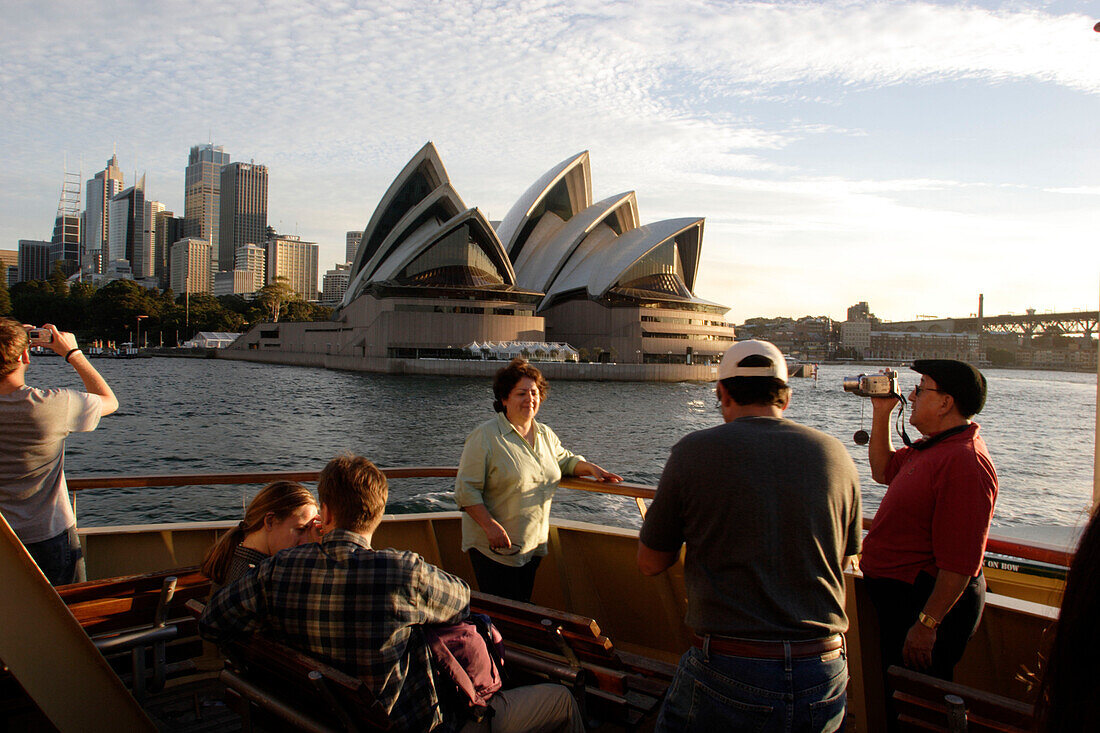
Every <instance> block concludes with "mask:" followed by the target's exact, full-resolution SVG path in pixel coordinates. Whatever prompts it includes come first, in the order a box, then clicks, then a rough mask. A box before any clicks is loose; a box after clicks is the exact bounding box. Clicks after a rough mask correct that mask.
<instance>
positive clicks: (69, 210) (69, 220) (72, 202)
mask: <svg viewBox="0 0 1100 733" xmlns="http://www.w3.org/2000/svg"><path fill="white" fill-rule="evenodd" d="M80 223H81V216H80V174H79V173H69V172H68V171H66V172H65V174H64V178H63V179H62V181H61V197H60V199H59V200H58V202H57V216H56V217H55V218H54V224H53V238H52V239H51V240H50V242H51V244H52V246H51V247H50V270H53V268H54V266H55V265H56V266H57V267H60V268H61V271H62V272H64V273H65V276H66V277H68V276H69V275H72V274H73V273H75V272H77V271H78V270H79V269H80V255H81V246H80V242H81V233H80Z"/></svg>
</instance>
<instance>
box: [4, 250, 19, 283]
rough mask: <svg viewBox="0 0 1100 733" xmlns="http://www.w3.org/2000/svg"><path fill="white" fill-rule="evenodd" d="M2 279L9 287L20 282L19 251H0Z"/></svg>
mask: <svg viewBox="0 0 1100 733" xmlns="http://www.w3.org/2000/svg"><path fill="white" fill-rule="evenodd" d="M0 278H3V280H4V284H5V285H7V286H8V287H11V286H12V285H15V284H16V283H17V282H19V250H15V249H0Z"/></svg>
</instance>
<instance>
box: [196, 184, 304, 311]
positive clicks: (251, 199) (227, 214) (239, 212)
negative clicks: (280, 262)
mask: <svg viewBox="0 0 1100 733" xmlns="http://www.w3.org/2000/svg"><path fill="white" fill-rule="evenodd" d="M218 211H219V214H218V216H219V221H220V222H221V223H220V227H219V232H218V242H217V243H216V244H215V248H216V251H217V255H218V269H220V270H231V269H233V266H234V262H235V257H236V252H237V248H238V247H243V246H244V245H246V244H248V243H249V242H262V241H264V237H265V236H266V235H267V166H263V165H256V164H254V163H229V164H227V165H225V166H223V167H222V171H221V194H220V199H219V204H218ZM314 280H315V281H316V278H314ZM313 289H314V290H316V289H317V285H316V282H315V283H314V286H313Z"/></svg>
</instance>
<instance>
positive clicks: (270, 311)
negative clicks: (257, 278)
mask: <svg viewBox="0 0 1100 733" xmlns="http://www.w3.org/2000/svg"><path fill="white" fill-rule="evenodd" d="M301 299H302V296H300V295H298V293H296V292H295V291H294V288H292V287H290V281H289V280H287V279H286V278H285V277H283V276H282V275H280V276H278V277H276V278H275V279H274V280H273V281H271V282H269V283H268V284H267V285H264V286H263V287H262V288H260V292H259V293H257V295H256V300H254V301H252V302H253V305H254V308H255V309H258V311H259V312H258V313H256V312H255V310H254V314H255V315H256V316H257V317H256V318H255V319H254V320H267V319H268V318H270V319H271V320H272V321H273V322H275V323H278V322H279V317H280V316H281V315H283V314H285V313H286V309H287V307H288V306H289V304H290V302H291V301H294V300H301Z"/></svg>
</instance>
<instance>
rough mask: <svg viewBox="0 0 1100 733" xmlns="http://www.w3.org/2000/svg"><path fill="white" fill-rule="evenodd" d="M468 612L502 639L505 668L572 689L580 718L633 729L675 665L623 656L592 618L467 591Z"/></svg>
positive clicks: (649, 713)
mask: <svg viewBox="0 0 1100 733" xmlns="http://www.w3.org/2000/svg"><path fill="white" fill-rule="evenodd" d="M470 596H471V597H470V610H471V611H474V612H475V613H483V614H485V615H486V616H488V617H489V618H491V619H492V620H493V623H494V624H496V626H497V628H498V629H499V630H500V633H501V635H502V636H503V637H504V646H505V655H504V665H505V671H506V672H507V673H508V674H509V675H510V676H511V677H512V678H515V677H516V673H517V671H518V673H519V676H521V677H523V678H524V679H523V680H522V681H541V680H555V681H559V682H562V683H564V684H566V685H568V686H570V687H572V688H573V691H574V695H575V696H576V697H577V702H578V703H579V704H580V705H581V710H582V712H583V713H584V714H585V717H586V718H588V717H589V716H593V717H598V718H600V719H603V720H608V721H613V722H616V723H619V724H622V725H626V726H628V727H636V726H639V725H641V724H642V723H644V722H646V721H647V720H649V719H650V718H652V717H653V716H655V715H656V713H657V710H658V708H659V707H660V703H661V701H662V700H663V699H664V694H665V692H666V690H667V689H668V686H669V684H670V683H671V681H672V676H673V675H674V674H675V672H676V666H675V665H672V664H667V663H664V662H660V661H656V660H651V659H647V658H645V657H641V656H638V655H631V654H624V653H622V652H619V651H617V650H616V649H615V647H614V645H613V644H612V643H611V640H610V639H608V638H607V637H606V636H604V635H603V633H602V632H601V631H600V626H599V624H598V623H597V622H596V621H595V619H592V618H589V617H587V616H580V615H577V614H572V613H567V612H565V611H558V610H555V609H552V608H547V607H545V606H536V605H534V604H531V603H521V602H519V601H512V600H509V599H506V598H501V597H499V596H493V595H489V594H487V593H480V592H477V591H473V592H471V594H470Z"/></svg>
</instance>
